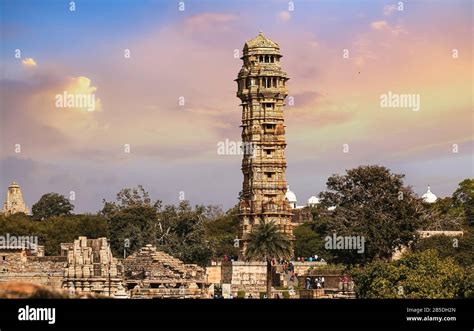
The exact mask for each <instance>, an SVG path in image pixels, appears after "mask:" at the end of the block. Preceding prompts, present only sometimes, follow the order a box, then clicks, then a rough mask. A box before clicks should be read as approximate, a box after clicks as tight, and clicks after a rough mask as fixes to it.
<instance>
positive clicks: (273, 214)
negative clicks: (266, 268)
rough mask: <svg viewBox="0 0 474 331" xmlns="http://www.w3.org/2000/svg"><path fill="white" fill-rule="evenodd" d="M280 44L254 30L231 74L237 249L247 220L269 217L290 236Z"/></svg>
mask: <svg viewBox="0 0 474 331" xmlns="http://www.w3.org/2000/svg"><path fill="white" fill-rule="evenodd" d="M281 57H282V56H281V55H280V47H279V46H278V44H277V43H275V42H274V41H272V40H270V39H268V38H267V37H265V36H264V35H263V33H261V32H260V33H259V35H258V36H257V37H255V38H254V39H252V40H249V41H247V42H246V43H245V45H244V49H243V56H242V58H241V59H242V60H243V66H242V69H241V70H240V72H239V74H238V77H237V79H236V80H235V81H236V82H237V86H238V91H237V97H238V98H240V100H241V106H242V125H241V127H242V143H243V146H244V156H243V160H242V172H243V175H244V182H243V189H242V193H241V197H240V208H239V210H240V228H239V238H240V241H239V246H240V254H241V256H243V255H244V253H245V249H246V241H247V238H248V235H249V233H250V232H251V231H252V228H253V226H255V225H258V224H259V223H260V222H262V221H265V222H266V221H271V222H274V223H275V224H277V225H278V227H279V228H280V230H281V231H282V232H284V233H285V234H287V235H288V236H289V237H290V239H293V229H292V225H291V217H292V212H291V207H290V203H289V201H288V200H287V199H286V197H285V194H286V191H287V183H286V177H285V172H286V159H285V148H286V143H285V125H284V119H283V106H284V105H285V103H284V100H285V98H286V96H287V95H288V90H287V88H286V81H287V80H288V79H289V78H288V77H287V75H286V73H285V72H284V71H283V70H282V68H281V65H280V59H281Z"/></svg>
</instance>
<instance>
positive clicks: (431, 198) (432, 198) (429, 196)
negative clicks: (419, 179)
mask: <svg viewBox="0 0 474 331" xmlns="http://www.w3.org/2000/svg"><path fill="white" fill-rule="evenodd" d="M421 198H422V199H423V201H424V202H426V203H435V202H436V200H438V197H437V196H436V195H434V194H433V193H431V190H430V187H429V186H428V191H426V193H425V194H423V195H422V196H421Z"/></svg>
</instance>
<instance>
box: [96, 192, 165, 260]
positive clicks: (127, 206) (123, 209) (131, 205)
mask: <svg viewBox="0 0 474 331" xmlns="http://www.w3.org/2000/svg"><path fill="white" fill-rule="evenodd" d="M160 209H161V201H160V200H157V201H156V202H155V203H153V204H152V201H151V199H150V198H149V194H148V192H147V191H145V189H144V188H143V186H141V185H138V186H137V187H136V188H133V189H130V188H125V189H122V190H121V191H120V192H118V193H117V197H116V201H114V202H108V201H105V200H104V207H103V208H102V210H101V212H100V214H101V215H103V216H104V217H105V218H106V219H107V222H108V235H107V236H108V238H109V239H110V246H111V248H112V251H113V253H114V255H119V256H120V255H122V252H123V249H124V242H125V240H126V239H128V240H129V241H130V247H129V253H133V252H135V251H137V250H138V249H140V248H141V247H143V246H145V245H147V244H155V245H156V244H157V235H158V229H157V217H158V213H159V211H160Z"/></svg>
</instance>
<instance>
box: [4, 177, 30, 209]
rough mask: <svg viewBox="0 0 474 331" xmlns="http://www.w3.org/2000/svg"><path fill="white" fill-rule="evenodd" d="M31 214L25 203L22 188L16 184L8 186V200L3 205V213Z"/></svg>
mask: <svg viewBox="0 0 474 331" xmlns="http://www.w3.org/2000/svg"><path fill="white" fill-rule="evenodd" d="M29 212H30V211H29V210H28V207H26V204H25V201H23V195H22V194H21V189H20V186H19V185H18V184H17V183H16V182H13V183H11V185H10V186H8V192H7V199H6V200H5V202H4V203H3V213H4V214H5V215H11V214H15V213H25V214H28V213H29Z"/></svg>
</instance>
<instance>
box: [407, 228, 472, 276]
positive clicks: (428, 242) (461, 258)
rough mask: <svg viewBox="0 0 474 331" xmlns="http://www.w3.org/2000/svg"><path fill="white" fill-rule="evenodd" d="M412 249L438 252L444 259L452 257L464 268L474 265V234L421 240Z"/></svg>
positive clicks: (465, 232) (469, 232)
mask: <svg viewBox="0 0 474 331" xmlns="http://www.w3.org/2000/svg"><path fill="white" fill-rule="evenodd" d="M411 249H412V250H413V251H415V252H422V251H425V250H428V249H432V250H436V251H437V252H438V255H439V256H440V257H442V258H446V257H452V258H453V259H454V261H456V263H457V264H459V265H460V266H461V267H463V268H467V267H469V266H472V265H474V254H472V252H474V232H473V231H464V234H463V236H462V237H448V236H444V235H437V236H432V237H428V238H423V239H419V240H418V241H416V242H414V243H413V245H412V246H411Z"/></svg>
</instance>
